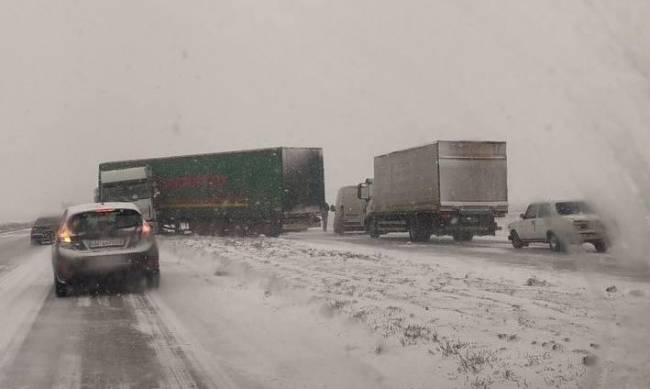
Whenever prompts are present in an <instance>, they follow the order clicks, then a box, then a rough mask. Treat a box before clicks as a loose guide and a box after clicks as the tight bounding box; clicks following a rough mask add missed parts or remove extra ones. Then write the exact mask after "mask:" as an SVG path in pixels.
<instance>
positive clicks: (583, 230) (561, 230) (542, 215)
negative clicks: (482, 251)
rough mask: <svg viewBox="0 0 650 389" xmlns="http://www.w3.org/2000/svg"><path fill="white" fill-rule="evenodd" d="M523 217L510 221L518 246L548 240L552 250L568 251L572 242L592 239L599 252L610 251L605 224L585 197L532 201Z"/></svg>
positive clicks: (515, 242) (512, 236)
mask: <svg viewBox="0 0 650 389" xmlns="http://www.w3.org/2000/svg"><path fill="white" fill-rule="evenodd" d="M520 217H521V220H517V221H515V222H513V223H510V224H509V225H508V230H509V231H510V235H509V236H508V239H509V240H510V241H511V242H512V246H513V247H514V248H516V249H520V248H522V247H524V246H528V244H530V243H548V244H549V246H550V248H551V250H553V251H565V250H566V249H567V247H568V245H569V244H582V243H591V244H593V245H594V247H595V248H596V251H598V252H599V253H604V252H606V251H607V246H608V238H607V234H606V231H605V226H604V224H603V223H602V221H601V219H600V217H599V216H598V215H596V214H595V213H594V212H593V210H592V208H591V207H590V206H589V205H588V204H587V203H586V202H584V201H549V202H540V203H533V204H530V205H529V206H528V208H527V209H526V212H525V213H523V214H521V215H520Z"/></svg>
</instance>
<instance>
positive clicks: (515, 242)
mask: <svg viewBox="0 0 650 389" xmlns="http://www.w3.org/2000/svg"><path fill="white" fill-rule="evenodd" d="M510 241H511V242H512V247H514V248H516V249H520V248H523V247H524V242H522V241H521V238H519V234H517V231H515V230H512V231H511V232H510Z"/></svg>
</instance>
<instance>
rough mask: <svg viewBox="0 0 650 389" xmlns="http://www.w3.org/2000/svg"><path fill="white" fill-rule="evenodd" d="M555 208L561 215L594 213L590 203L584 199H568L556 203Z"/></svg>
mask: <svg viewBox="0 0 650 389" xmlns="http://www.w3.org/2000/svg"><path fill="white" fill-rule="evenodd" d="M555 209H557V213H559V214H560V215H578V214H590V213H593V211H592V210H591V208H590V207H589V205H587V204H586V203H584V202H582V201H567V202H564V203H557V204H555Z"/></svg>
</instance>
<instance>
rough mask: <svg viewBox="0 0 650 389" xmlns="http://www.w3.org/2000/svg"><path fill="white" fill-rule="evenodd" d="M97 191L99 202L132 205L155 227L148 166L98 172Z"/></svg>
mask: <svg viewBox="0 0 650 389" xmlns="http://www.w3.org/2000/svg"><path fill="white" fill-rule="evenodd" d="M97 189H98V197H99V201H100V202H129V203H133V204H135V205H136V206H137V207H138V209H139V210H140V212H141V213H142V216H143V218H144V219H145V220H146V221H147V222H149V223H151V224H153V225H154V227H155V228H156V227H157V226H156V223H155V222H156V212H155V209H154V204H153V203H154V197H155V194H156V193H155V184H154V181H153V177H152V174H151V169H150V168H149V167H148V166H142V167H132V168H126V169H116V170H103V171H100V172H99V187H98V188H97ZM156 229H157V228H156Z"/></svg>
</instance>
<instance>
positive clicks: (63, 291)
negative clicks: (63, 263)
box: [54, 277, 68, 297]
mask: <svg viewBox="0 0 650 389" xmlns="http://www.w3.org/2000/svg"><path fill="white" fill-rule="evenodd" d="M54 294H55V295H56V297H65V296H66V295H67V294H68V286H67V285H66V284H64V283H62V282H59V280H57V279H56V277H54Z"/></svg>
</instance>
